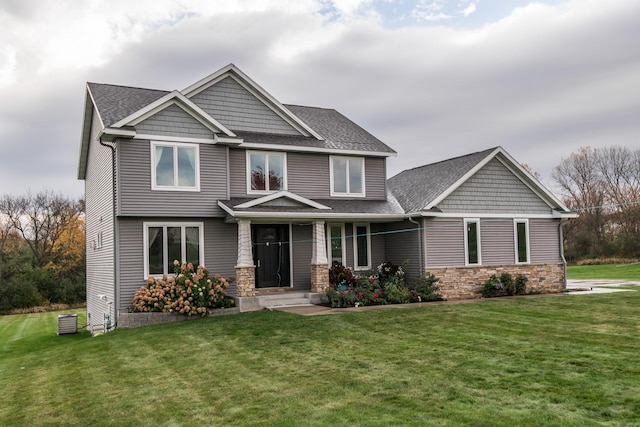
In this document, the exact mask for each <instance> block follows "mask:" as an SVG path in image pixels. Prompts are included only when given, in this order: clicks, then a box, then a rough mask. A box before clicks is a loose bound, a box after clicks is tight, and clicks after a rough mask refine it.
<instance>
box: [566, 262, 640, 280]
mask: <svg viewBox="0 0 640 427" xmlns="http://www.w3.org/2000/svg"><path fill="white" fill-rule="evenodd" d="M567 277H568V278H569V279H611V280H631V281H638V282H640V263H635V264H606V265H570V266H568V267H567Z"/></svg>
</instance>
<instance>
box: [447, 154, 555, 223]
mask: <svg viewBox="0 0 640 427" xmlns="http://www.w3.org/2000/svg"><path fill="white" fill-rule="evenodd" d="M438 208H440V209H441V210H442V211H443V212H454V213H502V214H549V213H551V208H550V207H549V205H547V204H546V203H545V202H544V201H542V199H540V198H539V197H538V196H537V195H536V194H535V193H534V192H533V191H532V190H531V189H530V188H529V187H527V186H526V185H525V184H524V183H523V182H522V181H520V179H518V178H517V177H516V176H515V175H513V173H511V171H509V169H507V168H506V167H505V166H504V165H503V164H502V163H501V162H500V161H499V160H497V159H493V160H491V161H490V162H489V163H487V164H486V165H485V166H484V167H483V168H482V169H480V170H479V171H478V172H477V173H476V174H475V175H473V176H472V177H471V178H469V179H468V180H467V181H466V182H465V183H464V184H462V185H461V186H460V187H459V188H457V189H456V190H455V191H454V192H453V193H451V194H450V195H449V196H448V197H447V198H446V199H445V200H443V201H442V202H441V203H440V204H438Z"/></svg>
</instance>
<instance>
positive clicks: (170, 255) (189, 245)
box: [144, 223, 204, 277]
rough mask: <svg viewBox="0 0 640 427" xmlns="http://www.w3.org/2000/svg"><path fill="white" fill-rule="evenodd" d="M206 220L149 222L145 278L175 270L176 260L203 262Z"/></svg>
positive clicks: (145, 232) (147, 226)
mask: <svg viewBox="0 0 640 427" xmlns="http://www.w3.org/2000/svg"><path fill="white" fill-rule="evenodd" d="M203 232H204V226H203V224H202V223H145V224H144V234H145V236H144V241H145V277H147V276H157V275H162V274H170V273H173V262H174V261H175V260H177V261H178V262H180V263H182V262H190V263H192V264H193V265H194V266H197V265H200V264H201V263H202V261H203V255H202V253H203V248H204V245H203Z"/></svg>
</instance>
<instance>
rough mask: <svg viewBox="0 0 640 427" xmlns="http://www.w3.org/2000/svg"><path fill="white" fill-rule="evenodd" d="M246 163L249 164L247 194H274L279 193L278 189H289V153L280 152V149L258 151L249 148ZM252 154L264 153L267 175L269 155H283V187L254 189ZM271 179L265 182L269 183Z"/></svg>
mask: <svg viewBox="0 0 640 427" xmlns="http://www.w3.org/2000/svg"><path fill="white" fill-rule="evenodd" d="M246 153H247V154H246V164H247V174H246V176H247V194H272V193H277V192H278V191H286V190H287V188H288V187H287V153H285V152H279V151H256V150H247V151H246ZM252 154H262V155H264V156H265V157H266V158H265V166H266V169H267V170H266V171H265V172H266V173H267V177H268V176H269V156H281V157H282V188H281V189H280V190H253V189H251V155H252ZM268 183H269V180H268V179H267V180H266V181H265V184H267V185H268Z"/></svg>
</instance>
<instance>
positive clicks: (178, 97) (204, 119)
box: [111, 91, 235, 136]
mask: <svg viewBox="0 0 640 427" xmlns="http://www.w3.org/2000/svg"><path fill="white" fill-rule="evenodd" d="M172 105H177V106H178V107H180V108H181V109H182V110H183V111H184V112H186V113H187V114H189V115H190V116H192V117H193V118H194V119H195V120H197V121H199V122H200V123H201V124H202V125H204V126H205V127H207V128H208V129H209V130H211V132H213V133H224V134H225V135H227V136H235V134H234V133H233V132H231V131H230V130H229V129H227V128H226V127H225V126H223V125H222V124H221V123H220V122H218V121H217V120H216V119H214V118H213V117H211V116H210V115H209V114H207V113H206V112H205V111H203V110H202V109H201V108H200V107H198V106H197V105H196V104H194V103H193V102H191V101H190V100H189V99H188V98H186V97H185V96H184V95H183V94H181V93H180V92H178V91H173V92H170V93H168V94H166V95H164V96H163V97H161V98H159V99H157V100H155V101H154V102H152V103H151V104H149V105H147V106H145V107H143V108H141V109H139V110H137V111H136V112H134V113H133V114H130V115H129V116H127V117H125V118H123V119H121V120H120V121H118V122H116V123H114V124H113V125H111V127H113V128H120V127H123V126H136V125H137V124H139V123H141V122H143V121H145V120H147V119H148V118H150V117H152V116H154V115H156V114H158V113H160V112H161V111H163V110H164V109H166V108H167V107H170V106H172Z"/></svg>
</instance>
